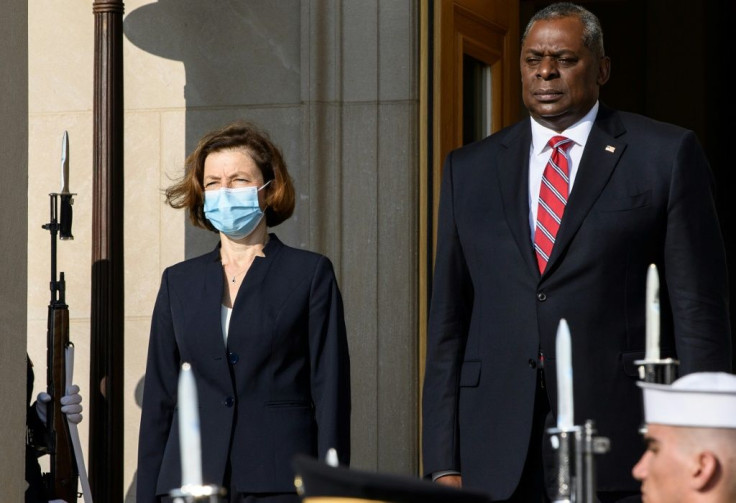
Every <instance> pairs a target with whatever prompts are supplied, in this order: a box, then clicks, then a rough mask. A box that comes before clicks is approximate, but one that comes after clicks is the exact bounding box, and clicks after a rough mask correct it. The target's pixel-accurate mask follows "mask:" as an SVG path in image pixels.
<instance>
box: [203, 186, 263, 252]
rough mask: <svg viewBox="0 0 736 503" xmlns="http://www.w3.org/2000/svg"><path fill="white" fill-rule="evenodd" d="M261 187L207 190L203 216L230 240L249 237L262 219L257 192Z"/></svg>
mask: <svg viewBox="0 0 736 503" xmlns="http://www.w3.org/2000/svg"><path fill="white" fill-rule="evenodd" d="M269 183H271V180H269V181H267V182H266V183H264V184H263V185H262V186H261V187H258V188H256V187H239V188H237V189H228V188H222V189H219V190H208V191H205V193H204V216H205V217H206V218H207V220H209V221H210V223H211V224H212V225H213V226H214V227H215V229H217V230H218V231H220V232H222V233H223V234H225V235H227V236H228V237H230V238H232V239H242V238H244V237H246V236H248V235H250V234H251V233H252V232H253V231H254V230H255V228H256V227H257V226H258V224H259V223H260V222H261V220H262V219H263V211H262V210H261V205H260V204H258V192H259V191H260V190H261V189H263V188H264V187H265V186H266V185H268V184H269Z"/></svg>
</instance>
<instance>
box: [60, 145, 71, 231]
mask: <svg viewBox="0 0 736 503" xmlns="http://www.w3.org/2000/svg"><path fill="white" fill-rule="evenodd" d="M59 196H60V197H61V214H60V215H59V239H74V236H73V235H72V204H73V203H74V199H73V197H72V196H74V194H72V193H71V192H69V134H68V133H67V132H66V131H64V137H63V138H62V140H61V193H60V194H59Z"/></svg>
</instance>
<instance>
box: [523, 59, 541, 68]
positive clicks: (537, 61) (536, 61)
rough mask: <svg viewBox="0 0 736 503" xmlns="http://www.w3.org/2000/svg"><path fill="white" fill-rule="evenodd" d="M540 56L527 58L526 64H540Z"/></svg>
mask: <svg viewBox="0 0 736 503" xmlns="http://www.w3.org/2000/svg"><path fill="white" fill-rule="evenodd" d="M539 61H540V59H539V58H526V64H527V65H529V66H535V65H538V64H539Z"/></svg>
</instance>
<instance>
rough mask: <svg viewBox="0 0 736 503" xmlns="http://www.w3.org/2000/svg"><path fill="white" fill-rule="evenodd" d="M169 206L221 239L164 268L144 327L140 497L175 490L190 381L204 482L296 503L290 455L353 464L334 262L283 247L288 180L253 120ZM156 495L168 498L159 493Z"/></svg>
mask: <svg viewBox="0 0 736 503" xmlns="http://www.w3.org/2000/svg"><path fill="white" fill-rule="evenodd" d="M166 201H167V203H168V204H169V205H171V206H172V207H174V208H186V209H187V210H188V213H189V217H190V219H191V221H192V223H193V224H194V225H195V226H198V227H203V228H206V229H209V230H212V231H214V232H218V233H219V235H220V243H219V244H218V245H217V247H216V248H215V249H214V250H213V251H212V252H210V253H207V254H205V255H202V256H200V257H196V258H193V259H190V260H185V261H184V262H181V263H179V264H176V265H174V266H172V267H169V268H167V269H166V270H165V271H164V273H163V277H162V280H161V287H160V290H159V294H158V298H157V300H156V305H155V308H154V311H153V319H152V323H151V335H150V341H149V348H148V361H147V368H146V377H145V385H144V394H143V405H142V409H143V410H142V415H141V428H140V437H139V448H138V475H137V477H138V487H137V494H136V497H137V501H138V502H139V503H149V502H156V501H162V500H163V501H166V498H165V496H166V495H168V494H169V492H170V491H171V490H172V489H175V488H178V487H180V486H181V454H180V452H179V431H178V419H177V383H178V375H179V369H180V366H181V364H182V363H183V362H189V363H190V364H191V366H192V369H193V373H194V376H195V379H196V382H197V392H198V399H199V415H200V428H201V440H202V477H203V482H204V483H205V484H217V485H222V486H223V487H224V488H225V489H226V490H228V494H229V495H228V501H231V502H232V501H238V502H243V501H247V502H251V501H259V502H261V501H264V502H269V503H282V502H296V501H298V497H297V495H296V493H295V491H294V475H293V472H292V468H291V461H292V457H293V456H294V454H296V453H304V454H307V455H311V456H315V457H320V458H324V457H325V456H326V453H327V451H328V450H329V449H330V448H334V449H335V450H336V451H337V453H338V456H339V460H340V462H341V463H342V464H348V463H349V458H350V363H349V357H348V347H347V338H346V333H345V322H344V319H343V307H342V300H341V296H340V291H339V289H338V285H337V282H336V279H335V275H334V271H333V268H332V264H331V262H330V261H329V259H328V258H326V257H324V256H322V255H319V254H316V253H313V252H309V251H304V250H299V249H295V248H291V247H289V246H287V245H285V244H284V243H282V242H281V241H280V240H279V239H278V238H277V237H276V235H275V234H269V233H268V232H267V227H273V226H276V225H278V224H280V223H281V222H283V221H284V220H286V219H287V218H289V217H290V216H291V214H292V212H293V209H294V188H293V185H292V181H291V178H290V176H289V174H288V173H287V170H286V165H285V163H284V160H283V158H282V156H281V153H280V151H279V149H278V148H277V147H276V146H275V145H274V144H273V143H272V142H271V141H270V139H269V137H268V135H267V134H266V133H265V132H263V131H260V130H259V129H258V128H256V127H255V126H253V125H252V124H248V123H243V122H237V123H234V124H230V125H228V126H225V127H224V128H222V129H220V130H217V131H213V132H211V133H209V134H207V135H205V136H204V137H203V138H202V139H201V140H200V142H199V145H198V146H197V148H196V149H195V151H194V152H193V153H192V154H191V155H190V156H189V157H188V158H187V161H186V174H185V175H184V177H183V178H182V180H181V181H180V182H178V183H176V184H175V185H173V186H171V187H169V188H168V189H167V191H166ZM162 497H163V499H162Z"/></svg>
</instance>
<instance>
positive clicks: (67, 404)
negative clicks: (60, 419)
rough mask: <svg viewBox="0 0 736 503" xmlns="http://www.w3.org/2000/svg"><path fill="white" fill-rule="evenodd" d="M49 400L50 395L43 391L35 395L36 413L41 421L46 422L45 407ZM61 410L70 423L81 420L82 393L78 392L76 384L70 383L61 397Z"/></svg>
mask: <svg viewBox="0 0 736 503" xmlns="http://www.w3.org/2000/svg"><path fill="white" fill-rule="evenodd" d="M50 401H51V395H49V394H48V393H46V392H43V391H42V392H41V393H39V394H38V396H37V397H36V414H38V418H39V419H40V420H41V422H43V423H46V418H47V416H48V413H47V407H48V403H49V402H50ZM61 412H63V413H64V414H66V419H67V421H69V422H70V423H74V424H79V423H80V422H81V421H82V395H80V394H79V386H77V385H76V384H74V385H72V386H71V387H70V388H69V391H68V393H67V394H66V395H64V396H63V397H61Z"/></svg>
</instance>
